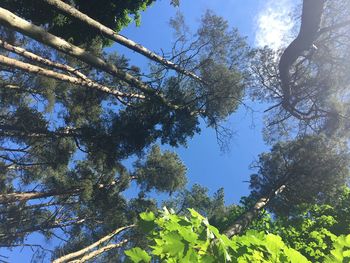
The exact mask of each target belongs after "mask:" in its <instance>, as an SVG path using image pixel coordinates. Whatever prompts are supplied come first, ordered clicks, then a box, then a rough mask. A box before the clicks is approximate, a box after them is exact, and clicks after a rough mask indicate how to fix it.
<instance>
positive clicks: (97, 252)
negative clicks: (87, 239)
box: [70, 239, 128, 263]
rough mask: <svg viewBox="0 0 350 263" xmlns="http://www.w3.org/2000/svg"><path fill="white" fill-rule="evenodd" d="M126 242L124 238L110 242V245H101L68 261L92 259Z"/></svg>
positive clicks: (77, 261)
mask: <svg viewBox="0 0 350 263" xmlns="http://www.w3.org/2000/svg"><path fill="white" fill-rule="evenodd" d="M127 242H128V240H127V239H124V240H123V241H121V242H119V243H117V244H110V245H107V246H104V247H101V248H99V249H97V250H95V251H93V252H91V253H89V254H87V255H85V256H84V257H82V258H80V259H77V260H73V261H70V263H83V262H86V261H88V260H90V259H93V258H95V257H97V256H99V255H101V254H102V253H104V252H107V251H109V250H112V249H115V248H118V247H121V246H123V245H124V244H126V243H127Z"/></svg>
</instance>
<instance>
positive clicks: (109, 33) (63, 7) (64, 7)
mask: <svg viewBox="0 0 350 263" xmlns="http://www.w3.org/2000/svg"><path fill="white" fill-rule="evenodd" d="M43 1H45V2H46V3H48V4H50V5H52V6H54V7H56V8H57V9H58V10H60V11H62V12H63V13H64V14H66V15H68V16H70V17H73V18H75V19H78V20H79V21H81V22H84V23H86V24H87V25H89V26H90V27H92V28H95V29H97V30H98V31H99V32H101V33H102V34H104V36H106V37H107V38H109V39H111V40H113V41H115V42H117V43H119V44H121V45H123V46H125V47H127V48H129V49H131V50H133V51H135V52H137V53H139V54H142V55H144V56H145V57H147V58H149V59H151V60H153V61H155V62H158V63H160V64H162V65H164V66H166V67H168V68H171V69H174V70H176V71H177V72H179V73H182V74H184V75H187V76H189V77H191V78H193V79H195V80H198V81H202V79H201V78H200V77H198V76H197V75H196V74H194V73H193V72H190V71H187V70H185V69H183V68H181V67H180V66H179V65H177V64H175V63H173V62H171V61H169V60H167V59H165V58H164V57H162V56H159V55H157V54H156V53H154V52H152V51H151V50H149V49H147V48H146V47H144V46H142V45H140V44H138V43H136V42H134V41H132V40H130V39H128V38H126V37H124V36H122V35H119V34H118V33H117V32H115V31H113V30H112V29H111V28H108V27H106V26H104V25H103V24H101V23H100V22H98V21H96V20H94V19H92V18H91V17H89V16H87V15H86V14H84V13H82V12H80V11H79V10H77V9H76V8H74V7H73V6H71V5H68V4H66V3H64V2H63V1H61V0H43Z"/></svg>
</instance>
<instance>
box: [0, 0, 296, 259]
mask: <svg viewBox="0 0 350 263" xmlns="http://www.w3.org/2000/svg"><path fill="white" fill-rule="evenodd" d="M169 3H170V0H158V1H156V2H155V3H154V4H153V6H151V7H150V8H148V9H147V10H146V11H145V12H143V13H142V17H141V26H140V27H136V26H135V25H130V26H129V27H128V28H126V29H124V30H123V31H122V32H121V33H122V34H123V35H125V36H127V37H128V38H130V39H132V40H134V41H136V42H139V43H141V44H142V45H144V46H146V47H148V48H149V49H151V50H153V51H156V52H160V51H161V50H162V49H163V50H165V51H166V50H169V49H170V47H171V43H172V39H173V34H172V31H171V30H170V28H169V19H170V18H171V17H173V16H174V15H175V14H176V12H177V11H181V12H182V13H183V14H184V16H185V19H186V22H187V23H188V25H189V26H190V28H191V29H193V30H195V29H196V27H197V26H198V23H199V19H200V17H201V15H202V14H204V12H205V11H206V10H207V9H210V10H212V11H214V12H215V13H216V14H217V15H219V16H222V17H224V18H225V19H226V20H227V21H228V22H229V24H230V25H231V26H232V27H237V28H238V29H239V32H240V33H241V35H243V36H246V37H247V39H248V42H249V44H250V45H252V46H259V47H263V46H265V45H268V46H270V47H271V48H273V49H278V48H280V47H283V46H284V45H286V44H287V43H288V41H289V39H288V38H286V37H285V36H286V35H288V32H290V31H291V29H292V28H293V26H294V24H293V21H292V20H291V19H290V18H289V14H290V13H291V11H292V9H293V6H294V4H295V2H294V1H293V0H279V1H273V0H267V1H264V0H245V1H243V0H191V1H186V0H182V1H181V3H180V7H179V8H174V7H172V6H170V5H169ZM111 49H112V50H114V51H117V52H119V53H122V54H125V55H126V56H127V57H129V58H130V59H131V62H132V63H135V64H136V65H142V64H143V65H146V63H147V60H145V59H144V58H142V57H141V56H140V55H138V54H136V53H133V52H130V51H128V50H126V49H125V48H123V47H121V46H119V45H114V46H113V47H112V48H111ZM246 103H247V105H248V106H249V107H251V109H247V108H245V107H244V106H241V107H240V108H239V109H238V111H237V112H236V113H234V114H233V115H232V116H231V117H230V118H228V121H227V124H226V125H227V126H229V127H231V128H232V131H233V132H234V136H233V138H232V140H231V142H230V145H229V146H230V147H229V151H228V152H222V151H221V150H220V147H219V146H218V144H217V141H216V135H215V131H214V130H212V129H208V128H206V127H205V125H204V124H202V132H201V134H199V135H195V136H194V138H192V139H190V140H189V141H188V146H187V147H186V148H185V147H180V148H178V149H172V150H174V151H176V152H177V153H178V154H179V156H180V158H181V159H182V160H183V162H184V163H185V165H186V166H187V168H188V174H187V176H188V187H190V186H191V185H193V184H195V183H199V184H201V185H202V186H205V187H207V188H208V189H209V192H210V193H214V192H215V191H216V190H218V189H219V188H221V187H224V189H225V195H226V196H225V201H226V204H232V203H237V202H238V201H239V199H240V197H242V196H243V195H247V194H249V189H248V183H247V182H244V181H248V180H249V175H250V174H251V173H252V172H253V171H251V170H250V169H249V165H250V164H251V163H252V162H253V161H254V160H256V159H257V158H258V155H259V154H260V153H262V152H264V151H268V149H269V147H270V146H268V145H266V144H265V143H264V141H263V138H262V128H263V111H264V109H266V108H267V106H266V105H262V104H259V103H257V102H251V101H249V100H248V99H247V101H246ZM132 191H133V190H131V192H129V193H128V194H132ZM163 198H164V196H163ZM30 239H31V240H32V241H33V240H34V241H35V242H36V243H41V244H43V246H45V243H46V242H47V241H45V240H44V239H43V238H41V237H39V236H38V235H34V236H32V237H31V238H30ZM55 244H57V243H55V242H53V243H47V245H48V246H49V247H53V246H54V245H55ZM32 253H33V252H32V251H31V249H30V248H23V249H22V250H20V249H15V250H14V251H12V252H9V251H4V250H0V254H1V255H5V256H9V258H7V259H5V260H6V261H8V262H14V263H25V262H30V259H31V255H32ZM0 259H3V258H0Z"/></svg>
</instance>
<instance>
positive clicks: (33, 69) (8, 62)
mask: <svg viewBox="0 0 350 263" xmlns="http://www.w3.org/2000/svg"><path fill="white" fill-rule="evenodd" d="M0 64H2V65H4V66H8V67H11V68H16V69H19V70H23V71H26V72H28V73H32V74H39V75H42V76H45V77H48V78H53V79H57V80H60V81H64V82H68V83H71V84H74V85H80V86H83V87H87V88H90V89H91V88H93V89H96V90H99V91H102V92H104V93H107V94H111V95H114V96H116V97H118V98H122V97H129V98H142V99H143V98H144V96H143V95H140V94H128V93H123V92H120V91H118V90H112V89H110V88H109V87H106V86H104V85H101V84H99V83H96V82H93V81H91V80H89V81H87V80H83V79H81V78H77V77H73V76H69V75H65V74H62V73H58V72H56V71H53V70H50V69H45V68H42V67H39V66H35V65H32V64H29V63H25V62H22V61H20V60H16V59H13V58H8V57H5V56H2V55H0Z"/></svg>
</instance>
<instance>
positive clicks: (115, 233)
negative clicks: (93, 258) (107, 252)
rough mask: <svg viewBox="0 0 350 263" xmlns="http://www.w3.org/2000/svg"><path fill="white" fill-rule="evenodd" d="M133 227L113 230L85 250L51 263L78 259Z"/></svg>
mask: <svg viewBox="0 0 350 263" xmlns="http://www.w3.org/2000/svg"><path fill="white" fill-rule="evenodd" d="M134 226H135V225H130V226H125V227H120V228H118V229H116V230H114V231H113V232H112V233H110V234H108V235H106V236H104V237H103V238H101V239H99V240H98V241H96V242H95V243H93V244H91V245H89V246H87V247H85V248H83V249H81V250H78V251H76V252H73V253H70V254H67V255H65V256H63V257H60V258H58V259H56V260H54V261H53V262H52V263H63V262H66V261H69V260H71V259H73V258H77V257H79V256H81V255H84V254H85V253H87V252H89V251H90V250H92V249H94V248H96V247H98V246H101V245H102V244H103V243H104V242H106V241H109V240H110V239H112V238H113V237H114V236H115V235H117V234H119V233H121V232H122V231H125V230H127V229H129V228H132V227H134Z"/></svg>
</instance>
